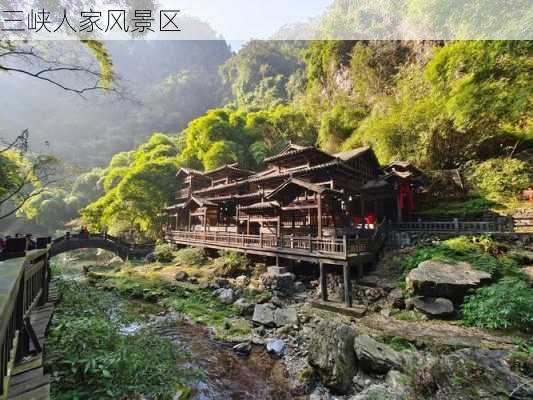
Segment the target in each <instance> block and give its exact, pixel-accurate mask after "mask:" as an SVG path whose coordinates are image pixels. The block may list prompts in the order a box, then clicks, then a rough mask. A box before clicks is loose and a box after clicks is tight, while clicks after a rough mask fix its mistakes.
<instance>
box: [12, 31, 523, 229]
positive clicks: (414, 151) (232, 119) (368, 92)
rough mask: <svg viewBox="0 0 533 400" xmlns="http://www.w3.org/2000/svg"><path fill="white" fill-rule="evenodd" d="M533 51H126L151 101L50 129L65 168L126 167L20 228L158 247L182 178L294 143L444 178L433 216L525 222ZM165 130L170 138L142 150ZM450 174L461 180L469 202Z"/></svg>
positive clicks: (36, 210) (68, 189)
mask: <svg viewBox="0 0 533 400" xmlns="http://www.w3.org/2000/svg"><path fill="white" fill-rule="evenodd" d="M532 50H533V49H532V44H531V42H529V41H521V42H520V41H468V42H465V41H456V42H446V43H445V42H431V41H406V42H400V41H315V42H295V41H292V42H287V41H251V42H249V43H247V44H245V45H244V46H243V47H242V48H241V49H240V50H239V51H238V52H237V53H234V54H233V55H232V56H230V52H229V48H228V46H227V45H226V43H225V42H223V41H211V42H209V41H208V42H202V43H198V42H183V43H182V42H157V43H150V42H140V43H138V42H134V43H132V44H130V43H113V44H111V45H109V53H110V55H111V57H112V59H113V63H114V66H113V68H114V69H116V70H117V71H122V73H123V74H124V75H126V76H128V77H130V78H131V79H132V80H134V81H135V83H136V85H134V86H135V88H136V89H135V90H134V93H132V95H133V97H137V98H140V99H143V102H142V103H139V104H138V105H133V106H132V105H131V104H129V105H128V106H127V105H126V104H125V103H119V104H117V105H114V106H110V105H109V104H105V103H104V104H98V103H97V104H93V102H92V101H91V102H90V103H89V104H88V102H85V103H83V104H85V109H84V113H83V114H65V115H66V117H65V118H64V119H63V120H57V119H54V120H50V121H46V120H43V123H46V124H54V126H57V127H58V129H59V132H60V133H58V135H57V136H54V141H53V143H52V144H51V148H52V149H53V152H56V154H58V153H59V157H60V158H61V157H63V158H66V159H67V160H71V161H75V162H76V163H77V164H78V165H79V164H81V165H82V166H84V165H85V166H92V165H95V164H96V165H98V164H101V163H102V160H106V159H109V158H110V157H111V156H112V155H113V154H114V156H113V158H112V160H111V163H110V164H109V165H108V166H107V167H105V168H101V169H96V170H94V171H91V172H89V173H88V174H87V175H83V176H80V177H79V178H76V176H78V175H79V172H78V173H74V174H73V175H74V176H73V177H71V178H69V179H67V180H66V181H64V182H63V184H62V185H52V186H51V187H50V188H48V189H47V190H45V191H43V192H42V193H41V194H40V195H39V196H38V197H36V198H35V199H33V200H32V201H30V202H28V203H27V204H26V205H25V206H24V207H23V209H22V210H21V211H20V212H19V215H21V213H23V214H24V215H25V216H26V218H27V219H28V220H30V221H33V222H34V223H37V224H38V225H46V226H50V224H52V225H54V228H57V229H61V228H62V227H63V224H64V223H65V222H67V221H69V220H70V219H72V218H75V217H76V215H77V214H78V211H79V210H81V209H83V211H82V215H83V220H84V221H85V223H87V224H89V225H90V226H91V227H92V228H93V229H109V230H111V232H112V233H115V234H117V233H118V234H120V233H122V234H123V233H125V232H129V233H132V234H133V233H134V234H136V235H141V236H145V235H147V236H153V235H155V234H156V232H157V231H158V221H157V218H156V215H157V214H158V213H159V211H160V210H161V209H162V208H163V207H164V206H165V204H167V203H168V202H171V201H172V192H173V190H174V187H173V183H174V182H173V179H172V177H173V175H174V173H175V172H176V170H177V169H178V168H179V167H180V166H187V167H192V168H197V169H201V170H208V169H212V168H216V167H218V166H221V165H223V164H226V163H232V162H239V163H240V164H241V165H242V166H243V167H246V168H251V169H256V168H260V167H262V165H261V164H262V160H263V159H264V158H265V157H267V156H269V155H272V154H274V153H276V152H277V151H279V149H280V148H281V147H283V145H284V144H285V143H287V142H288V141H293V142H295V143H299V144H314V145H317V146H318V147H320V148H321V149H323V150H325V151H327V152H336V151H340V150H348V149H351V148H355V147H358V146H361V145H369V146H372V148H373V149H374V150H375V152H376V153H377V155H378V158H379V160H380V162H381V163H383V164H385V163H387V162H389V161H391V160H395V159H401V160H407V161H411V162H413V163H414V164H415V165H417V166H418V167H419V168H421V169H422V170H424V171H425V172H426V173H427V174H428V176H429V177H430V178H432V179H433V178H435V179H434V181H433V182H430V186H431V187H432V190H433V191H432V194H433V195H434V196H433V197H434V198H432V201H431V204H428V207H429V208H431V207H435V206H437V207H438V208H439V210H441V211H444V210H446V208H447V207H448V208H450V209H451V210H452V211H453V212H455V211H456V210H458V211H459V212H460V213H465V212H471V211H472V212H475V213H482V212H484V211H485V210H487V209H494V208H495V207H496V208H500V209H506V208H513V207H516V204H518V196H519V194H520V191H521V190H523V189H525V188H527V187H529V186H531V185H532V184H533V182H532V170H531V169H532V167H531V165H532V164H531V159H530V155H528V154H530V153H528V152H526V150H527V149H531V147H532V143H533V142H532V133H531V88H532V87H533V85H532V82H531V68H532V64H531V57H530V54H531V52H532ZM183 55H186V59H184V56H183ZM155 59H158V60H161V61H160V63H159V65H158V67H157V68H156V69H155V71H156V72H153V70H152V68H150V64H151V63H153V62H154V60H155ZM134 61H135V62H134ZM148 71H152V72H148ZM38 96H44V94H38ZM62 101H64V103H65V104H64V107H65V109H66V110H72V109H73V108H76V107H80V106H79V105H77V103H76V102H72V103H68V99H67V98H65V100H62ZM111 117H112V118H114V120H115V121H116V122H114V123H109V121H110V118H111ZM74 121H76V122H75V123H74ZM74 125H75V126H74ZM66 127H71V128H70V130H69V129H66ZM38 132H39V131H37V132H32V133H34V134H35V136H36V137H37V139H38V138H39V133H38ZM67 132H76V140H73V138H74V137H75V136H72V137H71V136H70V135H69V134H67ZM126 132H128V134H125V133H126ZM153 132H164V133H158V134H156V135H154V136H152V138H151V139H149V140H148V141H147V142H146V143H144V144H140V146H138V144H139V143H142V141H143V140H144V139H143V138H148V137H149V136H150V135H151V134H152V133H153ZM84 135H85V136H84ZM84 138H86V139H84ZM80 139H81V143H80ZM71 140H72V141H71ZM137 146H138V147H137ZM121 151H125V152H121ZM97 160H101V161H97ZM104 165H105V164H104ZM442 171H454V174H459V175H460V176H462V178H463V179H464V181H463V182H461V184H462V186H463V187H462V190H461V193H457V192H456V191H455V188H454V187H452V186H449V183H448V182H446V181H444V182H441V181H440V180H439V179H440V178H439V176H440V172H442ZM87 182H89V183H88V184H86V183H87ZM439 185H440V187H439ZM100 196H101V197H100ZM442 198H448V200H449V198H453V199H454V200H457V201H456V203H454V202H450V201H447V202H446V204H445V206H443V205H441V204H439V203H438V202H439V199H442ZM90 202H92V203H91V204H90V205H89V206H88V207H86V206H87V205H88V204H89V203H90ZM85 207H86V208H85ZM51 221H55V224H54V223H52V222H51Z"/></svg>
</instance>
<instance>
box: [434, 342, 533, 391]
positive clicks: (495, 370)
mask: <svg viewBox="0 0 533 400" xmlns="http://www.w3.org/2000/svg"><path fill="white" fill-rule="evenodd" d="M509 355H510V353H508V352H506V351H500V350H489V349H461V350H457V351H455V352H453V353H451V354H450V355H448V356H447V357H446V358H445V359H444V364H445V366H446V368H447V370H448V371H449V372H448V376H455V377H456V378H457V379H455V380H449V381H448V382H445V383H446V384H445V385H442V386H441V388H440V389H439V391H438V392H437V393H436V394H435V398H441V397H439V395H440V394H442V395H443V397H442V398H444V396H447V397H446V398H448V399H452V398H460V396H461V395H463V394H464V393H465V392H466V391H468V392H470V393H475V394H476V397H475V398H476V399H478V398H479V399H507V398H512V399H516V400H522V399H524V400H525V399H532V398H533V387H532V386H531V381H530V380H528V378H527V377H526V376H522V375H519V374H517V373H516V372H515V371H513V370H511V369H510V368H509V362H508V360H507V359H508V357H509ZM511 393H512V395H510V394H511Z"/></svg>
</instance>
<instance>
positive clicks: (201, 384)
mask: <svg viewBox="0 0 533 400" xmlns="http://www.w3.org/2000/svg"><path fill="white" fill-rule="evenodd" d="M159 332H160V334H162V335H163V336H166V337H169V338H171V339H172V341H173V342H174V343H175V344H176V345H177V346H180V348H183V349H185V350H187V351H188V352H189V353H190V354H191V355H192V361H191V364H192V365H190V367H192V368H198V369H200V370H201V371H203V377H202V378H200V379H199V380H198V381H197V382H195V384H194V394H193V396H192V398H193V399H198V400H207V399H210V400H211V399H217V400H218V399H220V400H225V399H235V400H248V399H249V400H252V399H253V400H255V399H276V400H277V399H279V400H282V399H290V398H292V397H291V396H290V395H289V394H288V389H287V388H288V384H287V381H286V379H285V378H284V376H283V368H282V365H281V362H279V361H277V360H273V359H272V358H271V357H270V356H269V355H268V354H266V353H265V351H264V349H263V348H258V347H255V348H253V349H252V352H251V354H250V355H249V356H247V357H242V356H238V355H237V354H235V353H234V352H233V350H232V349H231V347H230V346H229V345H224V344H221V343H218V342H215V341H213V340H212V339H211V338H210V337H209V334H208V332H207V331H206V329H205V328H204V327H202V326H198V325H192V324H189V323H184V324H181V325H180V326H178V327H171V328H169V327H165V328H162V329H161V330H159Z"/></svg>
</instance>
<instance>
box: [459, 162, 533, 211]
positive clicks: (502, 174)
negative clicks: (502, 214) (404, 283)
mask: <svg viewBox="0 0 533 400" xmlns="http://www.w3.org/2000/svg"><path fill="white" fill-rule="evenodd" d="M471 164H472V165H469V166H468V167H467V169H466V170H467V173H466V176H467V179H468V183H469V184H470V185H471V189H472V191H473V192H474V193H476V194H478V195H481V196H483V197H485V198H487V199H489V200H494V201H506V200H509V199H513V198H517V197H518V196H519V194H520V192H521V191H522V190H524V189H527V188H528V187H531V186H533V166H532V165H531V163H528V162H526V161H522V160H518V159H514V158H492V159H489V160H486V161H483V162H481V163H471Z"/></svg>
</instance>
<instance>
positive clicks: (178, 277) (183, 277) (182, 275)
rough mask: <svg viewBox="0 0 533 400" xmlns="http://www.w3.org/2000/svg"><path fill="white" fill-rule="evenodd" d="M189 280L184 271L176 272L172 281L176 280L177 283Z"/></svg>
mask: <svg viewBox="0 0 533 400" xmlns="http://www.w3.org/2000/svg"><path fill="white" fill-rule="evenodd" d="M187 278H189V274H187V272H185V271H178V272H176V275H174V279H176V280H177V281H178V282H185V281H186V280H187Z"/></svg>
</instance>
